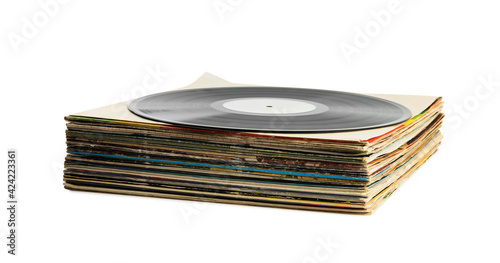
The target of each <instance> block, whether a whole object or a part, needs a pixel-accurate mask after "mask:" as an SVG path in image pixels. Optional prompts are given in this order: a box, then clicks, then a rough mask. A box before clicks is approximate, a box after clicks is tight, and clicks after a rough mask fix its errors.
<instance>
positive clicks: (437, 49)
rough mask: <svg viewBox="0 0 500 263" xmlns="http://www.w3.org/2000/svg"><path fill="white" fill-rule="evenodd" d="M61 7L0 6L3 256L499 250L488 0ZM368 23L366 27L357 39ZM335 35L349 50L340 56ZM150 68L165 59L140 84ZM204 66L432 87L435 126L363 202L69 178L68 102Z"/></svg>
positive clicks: (291, 258)
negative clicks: (261, 204) (437, 116)
mask: <svg viewBox="0 0 500 263" xmlns="http://www.w3.org/2000/svg"><path fill="white" fill-rule="evenodd" d="M41 2H42V3H45V2H47V0H42V1H41ZM214 3H216V4H218V6H219V8H222V9H216V8H214ZM398 4H399V6H398ZM388 5H395V6H397V7H398V8H397V10H396V12H394V13H391V18H390V21H388V20H387V17H385V18H386V20H385V21H386V22H384V26H381V25H380V22H377V20H376V19H375V17H374V16H373V15H372V13H373V12H375V13H376V14H383V13H384V12H388V10H391V11H394V10H393V7H388ZM57 7H58V8H54V6H51V9H49V13H50V14H47V11H45V9H44V8H43V7H42V5H40V4H39V2H38V1H2V2H1V4H0V88H1V95H0V96H1V103H0V112H1V123H2V124H1V131H0V133H1V135H0V138H1V143H0V151H1V152H4V156H6V155H7V154H6V151H7V149H8V148H16V149H17V150H18V151H19V160H18V165H19V182H18V183H19V191H18V199H19V212H18V220H19V222H18V223H19V224H18V227H19V228H18V232H19V239H18V251H17V252H18V256H16V257H13V256H10V255H8V254H7V252H6V246H5V244H6V242H7V239H6V236H7V233H6V231H7V226H6V218H7V213H6V209H5V208H2V209H0V211H1V212H0V218H1V222H0V236H1V237H2V238H1V240H2V241H1V243H0V247H1V249H0V262H39V261H40V260H42V261H43V262H45V261H47V262H67V261H68V260H71V261H72V262H89V260H92V262H139V260H140V261H141V262H142V261H145V260H148V261H149V262H401V261H406V262H422V261H433V262H438V261H441V262H442V261H447V262H451V261H453V262H498V260H499V258H500V256H499V254H498V248H499V247H500V241H499V236H500V226H499V224H498V222H500V216H499V214H498V208H499V205H498V202H497V196H498V185H499V183H500V174H499V172H498V162H499V157H498V156H499V155H498V150H499V148H500V147H499V146H500V145H499V142H498V136H499V132H498V131H499V125H498V120H499V118H498V116H499V115H498V114H499V113H500V112H499V104H500V101H499V97H500V94H499V93H500V84H499V83H498V82H500V67H499V65H500V64H499V62H500V30H499V28H500V15H499V11H500V4H499V2H498V1H467V3H466V1H430V0H414V1H410V0H400V1H397V2H395V3H393V4H390V1H387V0H384V1H378V0H377V1H374V0H370V1H291V0H279V1H278V0H273V1H264V0H241V1H236V0H232V1H231V0H229V2H227V0H220V1H213V0H204V1H194V0H189V1H186V0H184V1H152V0H151V1H149V0H144V1H118V0H117V1H93V0H92V1H91V0H87V1H76V0H74V1H71V0H70V1H69V2H68V3H66V4H58V5H57ZM223 8H227V9H223ZM224 10H226V11H225V12H224ZM381 10H382V11H381ZM41 13H42V14H41ZM43 13H45V15H44V14H43ZM33 17H35V18H36V19H38V21H36V24H37V25H34V26H35V30H32V31H31V32H30V31H26V30H27V29H26V28H25V27H29V25H28V24H30V23H33ZM26 21H28V22H26ZM30 21H31V22H30ZM374 23H377V24H374ZM366 25H368V26H369V30H371V31H369V32H368V33H369V34H370V35H371V36H368V37H367V38H368V41H367V42H365V43H364V45H358V46H355V42H354V40H355V38H356V37H358V38H360V33H359V32H358V31H357V28H359V29H360V30H361V31H365V26H366ZM377 25H378V27H377ZM31 29H33V28H31ZM23 30H24V31H23ZM377 30H378V31H377ZM357 32H358V33H357ZM365 40H366V38H365ZM358 44H360V43H358ZM361 44H363V43H361ZM342 45H344V46H345V45H351V46H352V47H355V48H358V49H357V50H356V51H357V53H354V54H352V55H351V56H349V58H350V60H351V61H350V63H348V61H347V59H346V56H345V54H344V53H343V51H342V48H341V46H342ZM150 69H160V71H162V72H168V74H163V73H162V75H161V78H159V79H158V82H157V83H155V84H158V85H156V86H155V85H153V87H148V88H147V89H146V87H144V86H141V85H142V80H143V79H144V78H147V76H148V74H150V73H149V71H148V70H150ZM205 71H209V72H211V73H213V74H216V75H218V76H220V77H222V78H225V79H227V80H229V81H233V82H237V83H250V84H261V85H276V86H292V87H305V88H323V89H333V90H342V91H351V92H364V93H396V94H420V95H437V96H443V97H444V100H445V101H446V103H447V112H448V116H447V119H448V120H447V121H446V125H447V126H446V127H445V128H444V130H445V137H446V139H445V141H444V144H443V145H442V147H441V150H440V151H439V152H438V153H437V154H436V155H435V156H434V157H433V158H432V159H431V160H430V161H429V162H427V163H426V164H425V165H424V166H423V167H422V168H421V169H420V170H419V171H418V172H417V173H416V174H415V175H414V176H413V177H412V178H411V179H410V180H409V181H408V182H407V183H406V184H405V185H403V186H402V187H401V189H399V190H398V191H397V192H396V193H395V194H394V195H393V196H392V197H391V198H390V199H389V200H388V201H387V202H386V203H385V204H384V205H383V206H382V207H381V208H380V209H379V210H378V211H376V213H375V214H374V215H372V216H352V215H342V214H329V213H317V212H303V211H292V210H281V209H269V208H257V207H246V206H235V205H220V204H207V205H201V206H200V205H199V204H197V203H193V202H185V201H176V200H167V199H154V198H142V197H133V196H117V195H108V194H97V193H83V192H71V191H68V190H65V189H64V188H63V185H62V170H61V166H62V163H63V160H64V155H65V138H64V137H65V134H64V131H65V122H64V120H63V117H64V116H66V115H68V114H72V113H76V112H80V111H84V110H87V109H92V108H95V107H100V106H104V105H107V104H111V103H113V102H116V101H120V100H126V99H131V98H135V97H137V96H141V95H144V94H149V93H153V92H160V91H166V90H171V89H174V88H178V87H181V86H184V85H187V84H189V83H190V82H192V81H194V80H195V79H196V78H197V77H198V76H199V75H201V74H202V73H203V72H205ZM488 78H490V80H491V81H493V82H497V83H496V84H493V85H492V86H491V87H490V89H487V87H485V86H481V85H482V84H481V80H480V79H486V80H487V79H488ZM477 92H479V93H477ZM464 105H465V106H464ZM461 109H462V110H461ZM4 158H5V159H4V160H6V157H4ZM6 166H7V163H6V162H5V163H4V164H3V165H1V166H0V167H2V168H1V169H3V170H4V171H5V170H6V168H7V167H6ZM1 174H3V178H2V179H1V180H0V190H1V192H2V193H0V196H2V198H1V199H2V200H4V201H2V203H4V204H5V206H6V203H5V200H6V197H7V191H6V181H7V178H6V177H7V176H6V172H2V173H1ZM4 197H5V198H4ZM5 206H4V205H1V207H5ZM322 242H330V243H333V245H332V244H330V250H322V249H323V247H322V245H321V244H322ZM318 252H319V254H318ZM327 252H328V253H327Z"/></svg>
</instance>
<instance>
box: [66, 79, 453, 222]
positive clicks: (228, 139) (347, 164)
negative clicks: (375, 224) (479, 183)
mask: <svg viewBox="0 0 500 263" xmlns="http://www.w3.org/2000/svg"><path fill="white" fill-rule="evenodd" d="M441 110H442V100H441V98H440V97H429V96H410V95H374V94H372V95H366V94H354V93H347V92H338V91H329V90H318V89H299V88H282V87H263V86H254V85H242V84H234V83H230V82H227V81H224V80H222V79H220V78H217V77H215V76H213V75H209V74H205V75H204V76H202V77H201V78H200V79H198V80H197V81H195V82H194V83H193V84H191V85H190V86H188V87H185V88H182V89H178V90H174V91H169V92H164V93H159V94H153V95H150V96H146V97H143V98H139V99H136V100H133V101H131V102H130V101H128V102H122V103H118V104H113V105H109V106H105V107H102V108H98V109H94V110H89V111H85V112H82V113H78V114H73V115H69V116H67V117H66V121H67V122H68V123H67V131H66V137H67V152H68V154H67V157H66V162H65V171H64V185H65V187H66V188H67V189H71V190H81V191H92V192H103V193H114V194H127V195H138V196H150V197H163V198H172V199H183V200H194V201H208V202H217V203H227V204H242V205H254V206H264V207H278V208H290V209H302V210H314V211H327V212H344V213H357V214H370V213H372V212H373V211H374V210H375V209H376V208H377V207H379V206H380V205H381V204H382V203H383V202H384V201H385V200H386V199H387V197H389V196H390V195H391V194H392V193H393V192H394V191H395V190H396V189H397V188H398V187H399V186H400V185H401V184H402V183H403V182H404V181H406V180H407V179H408V178H409V177H410V176H411V175H412V174H413V173H414V172H415V171H416V170H417V169H418V168H419V167H420V166H421V165H422V164H423V163H424V162H425V161H426V160H427V159H428V158H429V157H430V156H432V155H433V154H434V153H435V152H436V151H437V148H438V146H439V145H440V143H441V139H442V136H441V133H440V131H439V129H440V127H441V124H442V119H443V114H442V113H441Z"/></svg>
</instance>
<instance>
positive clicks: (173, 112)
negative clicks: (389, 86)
mask: <svg viewBox="0 0 500 263" xmlns="http://www.w3.org/2000/svg"><path fill="white" fill-rule="evenodd" d="M128 108H129V110H130V111H131V112H133V113H135V114H137V115H139V116H141V117H144V118H147V119H151V120H155V121H160V122H166V123H171V124H179V125H187V126H193V127H198V128H215V129H229V130H237V131H252V132H289V133H290V132H291V133H303V132H345V131H354V130H362V129H372V128H380V127H386V126H391V125H396V124H399V123H402V122H404V121H406V120H408V119H409V118H411V116H412V114H411V112H410V111H409V110H408V109H407V108H406V107H404V106H402V105H400V104H398V103H395V102H392V101H389V100H384V99H380V98H376V97H372V96H367V95H361V94H355V93H347V92H339V91H329V90H318V89H300V88H281V87H224V88H202V89H186V90H176V91H169V92H164V93H158V94H153V95H149V96H145V97H142V98H138V99H136V100H134V101H132V102H131V103H130V104H129V106H128Z"/></svg>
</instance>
